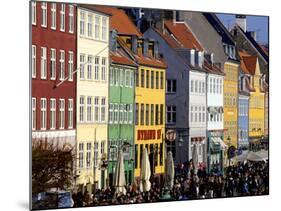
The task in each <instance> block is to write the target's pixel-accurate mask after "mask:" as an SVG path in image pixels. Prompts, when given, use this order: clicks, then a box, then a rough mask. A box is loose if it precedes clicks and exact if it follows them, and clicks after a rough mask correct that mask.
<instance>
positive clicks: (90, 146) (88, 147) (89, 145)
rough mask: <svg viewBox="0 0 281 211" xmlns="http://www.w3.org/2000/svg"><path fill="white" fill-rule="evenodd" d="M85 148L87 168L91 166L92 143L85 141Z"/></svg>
mask: <svg viewBox="0 0 281 211" xmlns="http://www.w3.org/2000/svg"><path fill="white" fill-rule="evenodd" d="M86 146H87V148H86V150H87V151H86V168H87V169H89V168H91V160H92V159H91V151H92V143H91V142H87V144H86Z"/></svg>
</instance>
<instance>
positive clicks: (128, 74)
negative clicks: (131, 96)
mask: <svg viewBox="0 0 281 211" xmlns="http://www.w3.org/2000/svg"><path fill="white" fill-rule="evenodd" d="M125 86H126V87H129V86H130V71H129V70H126V71H125Z"/></svg>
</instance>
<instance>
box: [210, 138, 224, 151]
mask: <svg viewBox="0 0 281 211" xmlns="http://www.w3.org/2000/svg"><path fill="white" fill-rule="evenodd" d="M211 141H212V143H213V144H215V145H219V146H220V147H221V149H222V150H225V149H226V148H227V145H226V144H225V143H224V142H223V140H222V139H221V138H220V137H212V138H211Z"/></svg>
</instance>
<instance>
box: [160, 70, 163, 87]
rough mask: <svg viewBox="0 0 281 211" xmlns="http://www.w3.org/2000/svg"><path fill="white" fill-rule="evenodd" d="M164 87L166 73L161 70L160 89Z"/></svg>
mask: <svg viewBox="0 0 281 211" xmlns="http://www.w3.org/2000/svg"><path fill="white" fill-rule="evenodd" d="M163 88H164V73H163V72H160V89H163Z"/></svg>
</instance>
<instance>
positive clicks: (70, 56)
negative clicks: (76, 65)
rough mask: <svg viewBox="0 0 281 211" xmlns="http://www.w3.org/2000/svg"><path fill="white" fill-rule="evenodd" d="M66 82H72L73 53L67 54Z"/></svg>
mask: <svg viewBox="0 0 281 211" xmlns="http://www.w3.org/2000/svg"><path fill="white" fill-rule="evenodd" d="M68 80H69V81H73V52H72V51H69V52H68Z"/></svg>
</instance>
